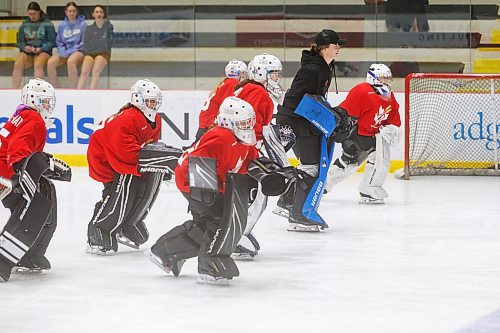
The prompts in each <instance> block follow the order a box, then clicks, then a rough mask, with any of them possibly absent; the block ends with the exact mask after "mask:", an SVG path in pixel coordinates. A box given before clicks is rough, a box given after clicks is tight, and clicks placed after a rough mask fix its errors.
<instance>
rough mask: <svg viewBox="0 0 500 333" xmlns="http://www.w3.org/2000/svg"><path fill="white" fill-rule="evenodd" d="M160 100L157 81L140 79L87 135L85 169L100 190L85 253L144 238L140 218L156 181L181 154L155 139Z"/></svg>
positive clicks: (153, 195) (158, 129)
mask: <svg viewBox="0 0 500 333" xmlns="http://www.w3.org/2000/svg"><path fill="white" fill-rule="evenodd" d="M161 102H162V94H161V91H160V89H159V88H158V86H157V85H156V84H154V83H153V82H151V81H149V80H139V81H137V82H136V83H135V84H134V85H133V86H132V88H131V96H130V102H129V103H128V104H127V105H125V106H124V107H122V108H121V109H120V110H119V111H118V113H116V114H114V115H112V116H111V117H109V118H108V119H106V120H104V121H103V122H102V123H101V124H100V126H99V128H98V129H97V130H96V131H95V132H94V133H93V134H92V136H91V137H90V143H89V148H88V152H87V158H88V162H89V173H90V176H91V177H92V178H93V179H95V180H97V181H100V182H102V183H103V185H104V190H103V192H102V200H101V201H99V202H98V203H97V204H96V205H95V209H94V214H93V217H92V219H91V221H90V223H89V225H88V233H87V236H88V242H87V245H88V246H87V252H89V253H94V254H105V253H106V252H108V251H115V252H116V251H117V250H118V242H120V243H123V244H124V245H127V246H131V247H133V248H138V247H139V246H140V245H141V244H143V243H145V242H146V241H147V240H148V236H149V235H148V231H147V229H146V225H145V224H144V219H145V218H146V215H147V214H148V212H149V210H150V208H151V207H152V205H153V203H154V201H155V199H156V196H157V195H158V191H159V188H160V183H161V180H162V179H163V177H164V175H165V174H172V173H173V169H174V168H175V165H176V164H177V158H178V157H179V156H180V154H181V151H180V150H179V149H176V148H173V147H167V146H166V145H165V144H163V143H159V142H158V139H159V136H160V132H161V119H160V116H159V115H158V114H157V111H158V109H159V108H160V106H161ZM148 143H149V144H148Z"/></svg>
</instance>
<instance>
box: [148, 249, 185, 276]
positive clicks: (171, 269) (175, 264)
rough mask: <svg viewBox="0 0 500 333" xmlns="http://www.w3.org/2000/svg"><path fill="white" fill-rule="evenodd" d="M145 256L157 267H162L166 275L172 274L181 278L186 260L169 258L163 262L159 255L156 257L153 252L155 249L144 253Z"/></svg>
mask: <svg viewBox="0 0 500 333" xmlns="http://www.w3.org/2000/svg"><path fill="white" fill-rule="evenodd" d="M144 255H145V256H146V257H148V258H149V260H151V261H152V262H153V264H155V265H156V266H158V267H160V268H161V269H162V270H163V271H164V272H165V273H167V274H170V273H173V274H174V276H179V274H180V273H181V269H182V266H183V265H184V263H185V262H186V259H183V260H175V256H173V258H169V259H167V260H163V259H162V258H161V257H160V256H159V255H156V254H155V253H154V252H153V248H151V249H149V250H147V251H144Z"/></svg>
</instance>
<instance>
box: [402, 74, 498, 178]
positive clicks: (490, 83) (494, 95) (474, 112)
mask: <svg viewBox="0 0 500 333" xmlns="http://www.w3.org/2000/svg"><path fill="white" fill-rule="evenodd" d="M404 162H405V164H404V179H409V177H410V176H417V175H436V174H437V175H441V174H442V175H496V176H499V175H500V169H499V163H500V74H424V73H413V74H410V75H408V76H407V77H406V79H405V161H404Z"/></svg>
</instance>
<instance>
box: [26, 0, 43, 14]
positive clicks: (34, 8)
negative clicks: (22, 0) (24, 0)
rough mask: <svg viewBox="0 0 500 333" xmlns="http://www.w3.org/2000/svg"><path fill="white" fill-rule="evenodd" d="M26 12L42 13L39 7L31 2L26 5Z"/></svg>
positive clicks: (36, 3) (34, 2)
mask: <svg viewBox="0 0 500 333" xmlns="http://www.w3.org/2000/svg"><path fill="white" fill-rule="evenodd" d="M27 10H36V11H37V12H42V8H40V5H39V4H38V2H36V1H32V2H30V3H29V4H28V9H27Z"/></svg>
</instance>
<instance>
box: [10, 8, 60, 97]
mask: <svg viewBox="0 0 500 333" xmlns="http://www.w3.org/2000/svg"><path fill="white" fill-rule="evenodd" d="M27 11H28V18H27V19H26V20H24V22H23V23H22V24H21V26H20V27H19V32H18V34H17V47H18V48H19V54H18V55H17V56H16V60H15V62H14V69H13V71H12V88H16V89H19V88H20V87H21V80H22V77H23V71H24V69H26V68H28V67H31V66H33V68H34V76H35V78H40V79H43V78H44V76H45V72H44V67H45V66H46V65H47V61H48V60H49V58H50V56H51V55H52V49H53V48H54V46H55V45H56V31H55V29H54V25H53V24H52V22H51V21H50V20H49V18H48V17H47V15H46V14H45V13H44V12H43V11H42V9H41V8H40V5H39V4H38V3H37V2H35V1H33V2H30V3H29V4H28V9H27Z"/></svg>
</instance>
